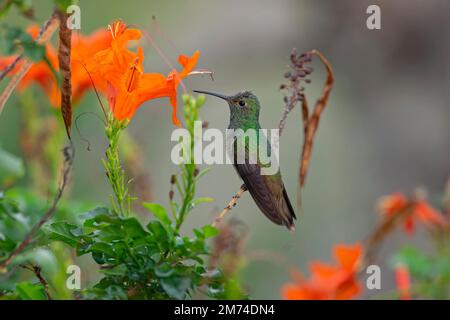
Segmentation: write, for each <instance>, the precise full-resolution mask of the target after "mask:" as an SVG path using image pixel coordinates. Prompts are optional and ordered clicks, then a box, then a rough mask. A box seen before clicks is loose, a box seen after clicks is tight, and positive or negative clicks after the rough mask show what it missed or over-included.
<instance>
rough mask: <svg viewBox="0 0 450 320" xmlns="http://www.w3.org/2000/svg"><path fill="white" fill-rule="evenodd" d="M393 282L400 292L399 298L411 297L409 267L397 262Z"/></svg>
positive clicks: (407, 298) (408, 298) (406, 298)
mask: <svg viewBox="0 0 450 320" xmlns="http://www.w3.org/2000/svg"><path fill="white" fill-rule="evenodd" d="M395 282H396V283H397V289H398V291H399V294H400V299H402V300H410V299H411V279H410V276H409V269H408V267H407V266H405V265H404V264H398V265H397V266H396V267H395Z"/></svg>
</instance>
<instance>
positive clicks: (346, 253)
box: [282, 243, 363, 300]
mask: <svg viewBox="0 0 450 320" xmlns="http://www.w3.org/2000/svg"><path fill="white" fill-rule="evenodd" d="M362 253H363V247H362V245H361V244H360V243H356V244H355V245H343V244H339V245H335V247H334V248H333V254H334V257H335V259H336V263H335V264H333V265H329V264H325V263H322V262H312V263H311V264H310V271H311V276H310V278H309V279H302V278H301V277H297V278H298V279H297V281H296V282H295V283H290V284H286V285H285V286H284V287H283V288H282V295H283V297H284V298H285V299H289V300H344V299H351V298H353V297H355V296H357V295H358V294H359V293H360V291H361V288H360V285H359V283H358V279H357V274H358V271H359V268H360V265H361V259H362Z"/></svg>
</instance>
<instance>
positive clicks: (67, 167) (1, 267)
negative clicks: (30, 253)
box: [0, 144, 75, 272]
mask: <svg viewBox="0 0 450 320" xmlns="http://www.w3.org/2000/svg"><path fill="white" fill-rule="evenodd" d="M74 150H75V149H74V148H73V145H72V144H70V145H68V146H66V147H65V148H64V150H63V154H64V166H63V170H62V177H61V180H60V183H59V187H58V191H57V193H56V195H55V198H54V199H53V203H52V205H51V206H50V208H49V209H48V210H47V211H46V212H45V214H44V215H43V216H42V218H41V219H40V220H39V221H38V222H37V223H36V224H35V225H34V226H33V228H32V229H31V230H30V232H28V234H27V235H26V236H25V238H24V239H23V240H22V242H21V243H20V244H19V245H18V246H17V247H16V249H14V251H12V252H11V253H10V255H9V256H8V258H6V260H4V261H3V262H2V263H0V272H6V271H7V270H6V268H7V267H8V266H9V264H10V263H11V262H12V261H13V260H14V258H15V257H16V256H18V255H19V254H20V253H22V251H23V250H25V249H26V248H27V247H28V245H29V244H30V243H31V241H32V240H33V238H34V237H35V236H36V234H37V233H38V231H39V230H40V229H41V227H42V226H43V225H44V224H45V223H46V222H48V221H49V220H50V219H51V218H52V217H53V215H54V214H55V212H56V207H57V205H58V203H59V200H61V197H62V195H63V193H64V190H65V188H66V186H67V184H68V181H69V173H70V171H71V169H72V164H73V158H74Z"/></svg>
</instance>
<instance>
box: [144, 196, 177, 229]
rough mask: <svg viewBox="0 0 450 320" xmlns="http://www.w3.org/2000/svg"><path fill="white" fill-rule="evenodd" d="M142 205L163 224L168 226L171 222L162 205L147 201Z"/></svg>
mask: <svg viewBox="0 0 450 320" xmlns="http://www.w3.org/2000/svg"><path fill="white" fill-rule="evenodd" d="M142 206H143V207H144V208H146V209H147V210H148V211H150V212H151V213H153V215H154V216H155V217H156V218H157V219H158V220H159V221H161V222H162V223H163V224H165V225H167V226H170V225H171V224H172V221H171V220H170V218H169V216H168V215H167V210H166V208H165V207H164V206H162V205H160V204H159V203H148V202H144V203H143V204H142Z"/></svg>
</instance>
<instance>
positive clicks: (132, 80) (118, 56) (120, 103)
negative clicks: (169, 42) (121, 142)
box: [92, 21, 199, 126]
mask: <svg viewBox="0 0 450 320" xmlns="http://www.w3.org/2000/svg"><path fill="white" fill-rule="evenodd" d="M110 31H111V34H112V41H111V46H110V47H109V48H107V49H106V50H102V51H100V52H98V53H97V54H96V55H95V56H94V62H93V65H92V72H93V73H94V74H96V73H97V74H98V75H100V78H101V79H103V82H104V83H106V87H107V96H108V103H109V107H110V109H111V111H112V112H113V114H114V116H115V118H117V119H119V120H124V119H131V118H132V117H133V115H134V113H135V112H136V110H137V109H138V108H139V107H140V106H141V105H142V104H143V103H144V102H146V101H148V100H152V99H157V98H163V97H167V98H169V99H170V103H171V105H172V108H173V112H172V120H173V123H174V124H175V125H178V126H179V125H180V121H179V120H178V118H177V116H176V111H177V98H176V97H177V91H176V90H177V86H178V84H179V82H180V81H181V79H182V78H183V77H186V76H187V75H188V73H189V72H190V71H191V70H192V69H193V68H194V66H195V64H196V62H197V60H198V57H199V52H198V51H197V52H195V53H194V55H193V56H192V57H187V56H184V55H181V56H180V57H179V62H180V64H181V65H182V67H183V70H182V71H181V72H177V71H176V70H174V71H172V72H170V74H169V75H168V76H167V77H166V76H164V75H162V74H159V73H144V69H143V65H142V63H143V60H144V54H143V51H142V48H140V47H139V48H138V49H137V52H133V51H131V50H129V49H127V44H128V42H129V41H131V40H139V39H140V38H141V32H140V31H139V30H137V29H128V28H127V27H126V25H125V24H124V23H122V22H120V21H116V22H115V23H114V24H113V25H112V26H111V27H110Z"/></svg>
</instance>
